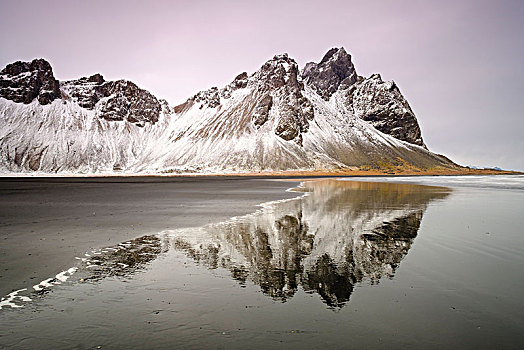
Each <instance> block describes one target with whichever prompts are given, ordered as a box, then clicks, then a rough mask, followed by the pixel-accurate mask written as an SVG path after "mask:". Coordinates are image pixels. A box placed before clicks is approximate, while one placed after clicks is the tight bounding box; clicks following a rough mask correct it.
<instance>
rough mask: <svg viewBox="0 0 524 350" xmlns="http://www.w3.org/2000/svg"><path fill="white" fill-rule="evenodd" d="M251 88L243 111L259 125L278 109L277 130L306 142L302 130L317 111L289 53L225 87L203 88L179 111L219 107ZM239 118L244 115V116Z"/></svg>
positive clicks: (178, 110) (288, 137) (276, 131)
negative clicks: (236, 92)
mask: <svg viewBox="0 0 524 350" xmlns="http://www.w3.org/2000/svg"><path fill="white" fill-rule="evenodd" d="M244 88H249V89H251V91H252V92H253V93H252V94H251V95H250V96H249V98H248V99H247V100H248V101H244V102H245V105H243V106H242V108H243V109H244V111H243V112H242V113H240V114H249V119H250V120H251V123H252V125H253V127H255V128H256V129H258V128H260V127H262V126H263V125H264V124H266V123H267V122H268V121H269V119H270V112H271V110H272V109H274V113H273V115H274V116H276V120H274V133H275V134H276V135H278V136H279V137H280V138H282V139H283V140H286V141H292V140H293V141H295V142H296V143H297V144H301V143H302V137H301V134H302V133H304V132H306V131H307V130H308V125H309V121H311V120H313V116H314V111H313V105H312V104H311V102H310V101H309V100H308V99H307V98H306V97H305V96H304V84H303V83H302V82H301V78H300V75H299V69H298V65H297V63H296V62H295V60H293V59H292V58H289V57H288V55H287V54H282V55H276V56H275V57H273V59H271V60H269V61H267V62H266V63H264V65H262V67H261V68H260V69H259V70H258V71H257V72H256V73H254V74H253V75H251V76H248V75H247V73H242V74H240V75H238V76H237V77H236V78H235V80H233V82H232V83H231V84H229V85H227V86H226V87H224V88H223V89H220V90H219V89H218V88H216V87H212V88H211V89H209V90H205V91H201V92H199V93H198V94H196V95H194V96H193V97H191V98H190V99H188V100H187V101H186V102H185V103H183V104H181V105H179V106H176V107H175V109H174V111H175V113H182V112H185V111H187V110H189V109H190V108H191V107H193V106H195V105H196V106H198V109H200V110H202V109H204V108H216V109H217V111H218V110H220V108H221V106H223V105H224V104H226V103H227V100H228V99H230V98H231V96H232V94H233V93H234V91H236V90H238V89H244ZM236 118H239V119H243V117H241V116H236Z"/></svg>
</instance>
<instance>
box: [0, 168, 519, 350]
mask: <svg viewBox="0 0 524 350" xmlns="http://www.w3.org/2000/svg"><path fill="white" fill-rule="evenodd" d="M374 180H375V181H386V182H369V181H367V182H366V181H354V180H353V179H345V180H341V179H336V180H335V179H330V180H320V181H312V182H305V183H303V184H302V186H301V187H300V188H297V189H295V191H297V195H298V197H297V198H294V199H287V200H282V201H276V202H270V203H265V204H264V205H263V206H262V207H261V209H259V210H257V211H255V212H253V213H251V214H248V215H244V216H238V217H234V218H232V219H229V220H226V221H222V222H218V223H212V224H208V225H205V226H201V227H190V228H177V229H170V228H168V229H165V230H162V231H161V232H158V233H155V234H147V235H143V236H140V237H137V238H135V239H131V240H128V241H124V242H120V243H118V244H113V245H108V246H106V247H104V248H97V249H93V250H89V251H87V252H86V253H85V254H84V255H81V256H77V257H76V259H75V261H72V262H71V267H70V268H69V269H66V270H64V272H63V273H62V274H61V275H60V276H50V279H48V280H44V281H42V282H41V283H40V284H38V283H39V282H40V281H36V282H35V283H36V284H35V285H34V286H27V290H25V291H24V290H22V291H19V292H18V293H15V294H11V296H6V297H4V298H3V299H2V301H3V303H4V307H3V308H2V309H1V310H0V345H3V346H6V347H12V348H28V349H29V348H55V349H60V348H64V349H69V348H79V349H84V348H97V347H98V346H100V347H101V348H103V349H104V348H108V349H110V348H135V347H143V348H154V347H157V348H172V347H176V348H195V349H197V348H224V349H229V348H264V349H268V348H301V349H308V348H312V349H315V348H320V347H328V348H522V347H523V346H524V326H523V324H524V303H523V301H524V300H523V299H524V273H523V272H524V254H523V248H524V235H523V233H524V232H523V231H524V230H523V228H524V219H523V217H522V215H523V213H524V179H523V178H522V177H518V176H517V177H511V178H510V177H506V178H502V177H497V178H495V177H479V178H478V179H476V178H468V179H467V180H463V182H461V180H460V179H459V180H457V179H455V178H451V179H446V178H444V177H440V178H438V179H434V178H427V179H424V180H421V179H420V178H418V179H409V178H406V179H403V178H397V179H393V180H390V179H374ZM387 181H389V182H387ZM415 181H416V182H418V183H419V184H413V183H410V182H415ZM424 183H425V184H426V185H423V184H424ZM508 183H509V185H508ZM427 184H429V186H428V185H427ZM58 272H60V271H57V273H58ZM35 287H36V288H35ZM29 300H30V301H29ZM17 306H21V308H17Z"/></svg>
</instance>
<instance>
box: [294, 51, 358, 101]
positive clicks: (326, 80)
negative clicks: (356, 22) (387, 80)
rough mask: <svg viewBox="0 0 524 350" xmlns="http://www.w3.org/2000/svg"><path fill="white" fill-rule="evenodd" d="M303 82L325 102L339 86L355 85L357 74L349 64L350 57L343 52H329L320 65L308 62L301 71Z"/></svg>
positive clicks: (351, 64)
mask: <svg viewBox="0 0 524 350" xmlns="http://www.w3.org/2000/svg"><path fill="white" fill-rule="evenodd" d="M302 78H303V79H304V82H305V83H306V84H308V85H309V86H311V87H312V88H313V89H314V90H315V92H316V93H317V94H319V95H320V96H322V98H323V99H324V100H326V101H328V100H329V98H330V97H331V95H333V94H334V93H335V91H337V90H338V88H339V86H341V85H342V86H343V87H349V86H351V85H353V84H355V83H356V81H357V72H356V70H355V67H354V66H353V63H352V62H351V55H350V54H348V53H347V52H346V50H344V48H343V47H341V48H340V49H337V48H333V49H331V50H329V51H328V52H327V53H326V54H325V55H324V57H323V58H322V60H321V61H320V63H314V62H309V63H308V64H306V66H305V67H304V70H303V71H302Z"/></svg>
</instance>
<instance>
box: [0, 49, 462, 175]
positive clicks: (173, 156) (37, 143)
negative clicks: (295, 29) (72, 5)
mask: <svg viewBox="0 0 524 350" xmlns="http://www.w3.org/2000/svg"><path fill="white" fill-rule="evenodd" d="M389 165H401V166H406V167H414V168H419V169H427V168H434V167H445V168H455V167H457V165H455V164H454V163H453V162H451V161H450V160H449V159H447V158H446V157H444V156H441V155H437V154H434V153H431V152H429V151H428V150H427V147H426V145H425V144H424V142H423V139H422V136H421V131H420V127H419V125H418V122H417V119H416V117H415V115H414V113H413V111H412V110H411V108H410V106H409V104H408V102H407V101H406V99H405V98H404V97H403V96H402V94H401V92H400V90H399V88H398V87H397V85H396V84H395V83H394V82H384V81H382V79H381V77H380V75H378V74H374V75H372V76H371V77H369V78H363V77H361V76H359V75H358V74H357V73H356V70H355V67H354V66H353V63H352V62H351V56H350V55H349V54H348V53H347V52H346V51H345V50H344V49H343V48H339V49H331V50H329V51H328V52H327V53H326V55H325V56H324V57H323V58H322V60H321V61H320V62H319V63H313V62H312V63H308V64H307V65H306V66H305V67H304V69H303V70H302V71H300V70H299V68H298V65H297V63H296V62H295V61H294V60H293V59H292V58H290V57H288V55H287V54H283V55H277V56H275V57H273V58H272V59H271V60H269V61H267V62H266V63H264V65H262V67H261V68H260V69H259V70H258V71H257V72H255V73H253V74H251V75H248V74H247V73H242V74H240V75H238V76H237V77H236V78H235V79H234V80H233V82H231V83H230V84H229V85H227V86H225V87H223V88H221V89H218V88H216V87H213V88H211V89H209V90H206V91H201V92H199V93H197V94H196V95H194V96H193V97H191V98H190V99H188V100H187V101H186V102H184V103H182V104H180V105H178V106H176V107H174V108H172V107H170V106H169V105H168V103H167V102H166V101H165V100H159V99H157V98H156V97H155V96H153V95H152V94H151V93H149V92H148V91H146V90H144V89H141V88H139V87H138V86H137V85H136V84H134V83H132V82H130V81H126V80H118V81H106V80H105V79H104V78H103V77H102V76H101V75H100V74H95V75H93V76H91V77H84V78H80V79H78V80H71V81H62V82H58V81H57V80H56V79H55V78H54V75H53V71H52V68H51V65H50V64H49V63H48V62H47V61H45V60H43V59H36V60H33V61H32V62H15V63H12V64H9V65H8V66H7V67H5V68H4V69H3V70H2V71H1V72H0V171H1V172H4V173H6V172H7V173H9V172H38V173H81V174H91V173H186V172H228V173H229V172H231V173H232V172H257V171H278V170H333V169H355V168H359V167H360V168H361V167H366V168H378V167H384V166H389Z"/></svg>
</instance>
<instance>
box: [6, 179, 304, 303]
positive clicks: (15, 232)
mask: <svg viewBox="0 0 524 350" xmlns="http://www.w3.org/2000/svg"><path fill="white" fill-rule="evenodd" d="M292 186H293V184H292V183H291V184H290V183H289V182H288V183H283V182H278V181H270V180H263V179H246V178H242V179H240V178H234V177H231V178H224V177H220V178H214V177H206V178H198V179H195V178H151V177H141V178H115V177H113V178H90V179H83V178H0V198H1V199H2V200H1V201H0V295H2V296H4V295H6V294H8V293H10V292H12V291H13V290H17V289H20V288H25V287H27V286H28V285H33V284H36V283H38V282H40V281H42V280H43V279H46V278H48V277H50V276H54V275H55V274H56V273H57V272H59V271H62V270H63V269H67V268H69V267H70V266H71V262H72V261H75V257H81V256H83V255H84V253H85V252H86V251H89V250H92V249H97V248H101V247H105V246H111V245H114V244H117V243H120V242H123V241H126V240H129V239H134V238H136V237H139V236H143V235H146V234H156V233H158V232H160V231H162V230H165V229H176V228H184V227H196V226H202V225H205V224H208V223H212V222H219V221H223V220H226V219H229V218H230V217H232V216H238V215H244V214H247V213H249V212H253V211H255V210H256V209H257V207H256V206H257V205H258V204H260V203H263V202H267V201H272V200H278V199H283V198H292V197H296V196H297V194H296V193H290V192H285V190H286V189H288V188H289V187H292Z"/></svg>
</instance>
